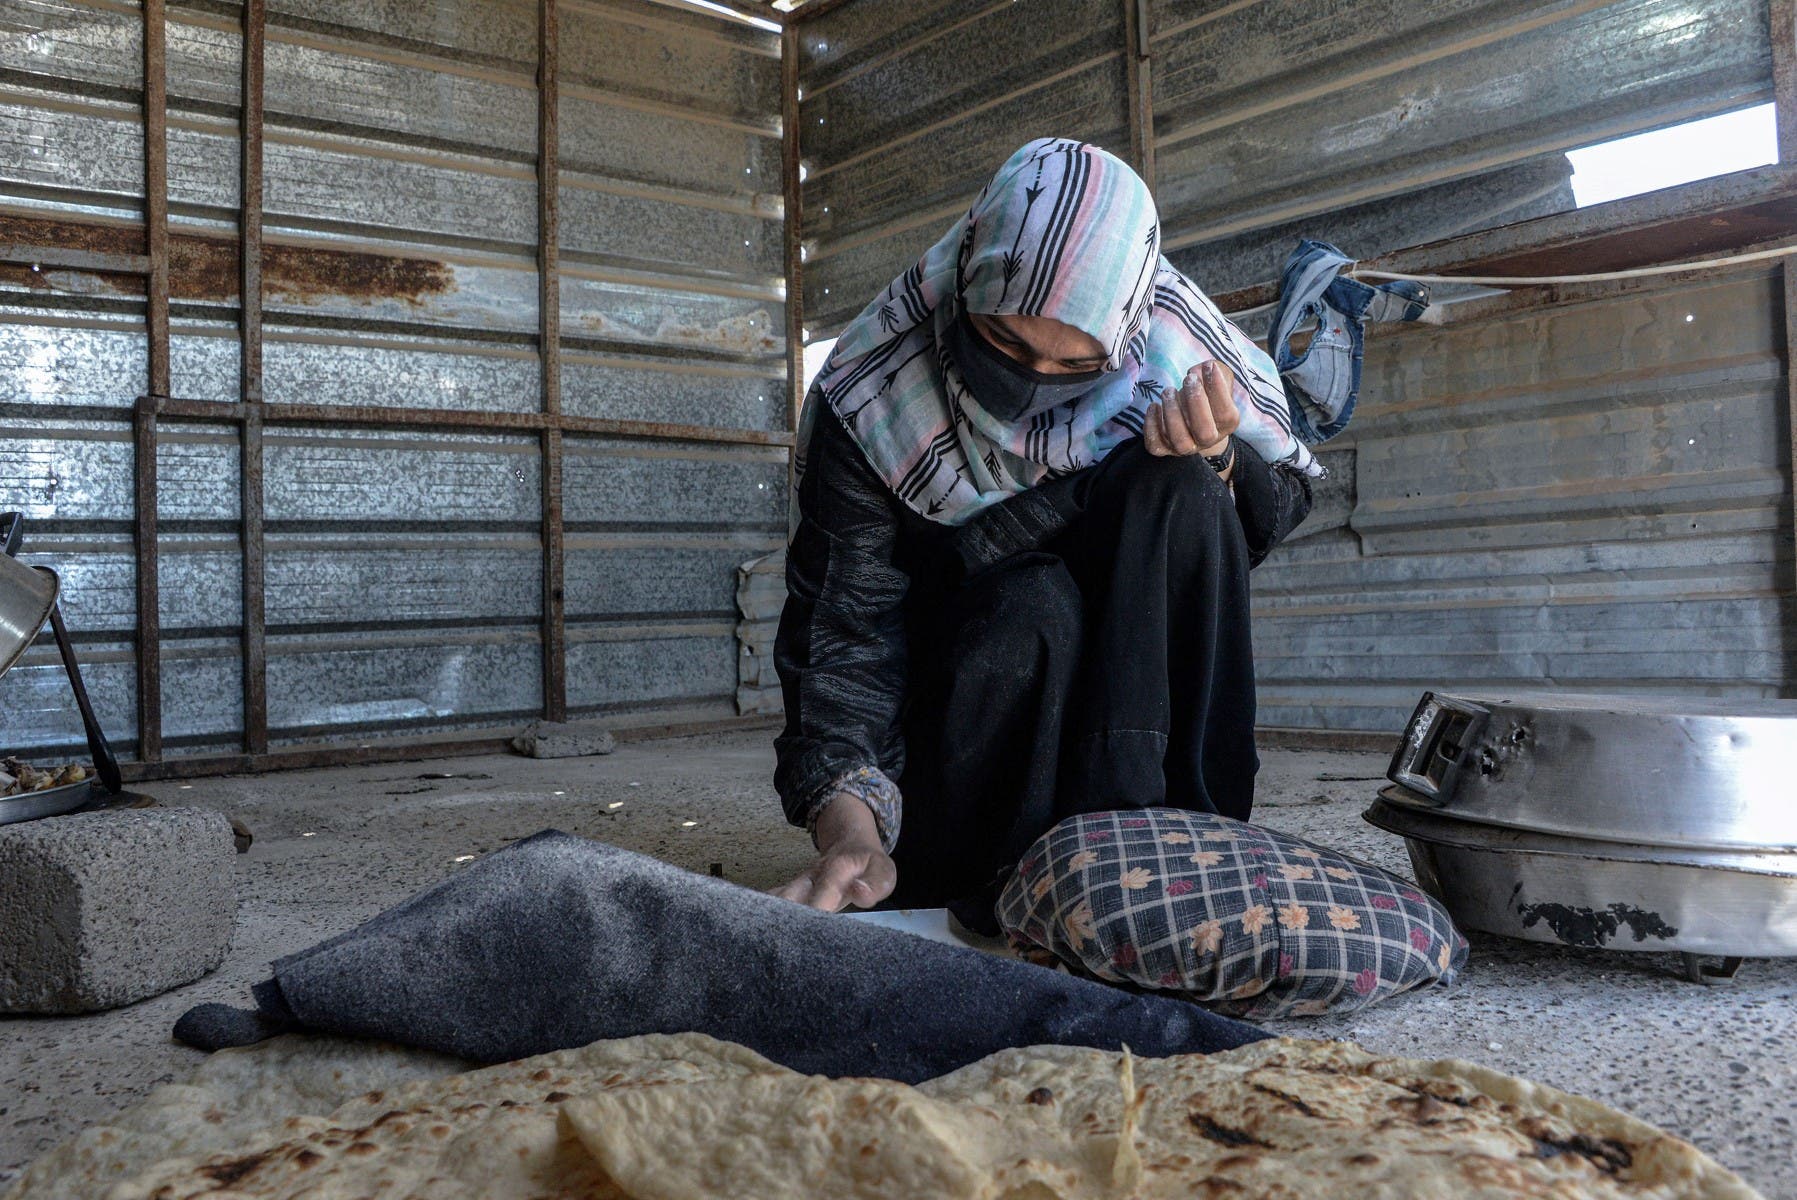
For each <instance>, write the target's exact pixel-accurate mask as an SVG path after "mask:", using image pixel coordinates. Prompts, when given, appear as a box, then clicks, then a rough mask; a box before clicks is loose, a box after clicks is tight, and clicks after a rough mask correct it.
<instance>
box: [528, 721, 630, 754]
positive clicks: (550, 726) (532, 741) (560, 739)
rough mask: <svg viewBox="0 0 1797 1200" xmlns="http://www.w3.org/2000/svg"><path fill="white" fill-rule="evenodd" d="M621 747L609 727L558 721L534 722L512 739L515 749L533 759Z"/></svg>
mask: <svg viewBox="0 0 1797 1200" xmlns="http://www.w3.org/2000/svg"><path fill="white" fill-rule="evenodd" d="M617 748H618V743H617V739H615V738H614V737H612V735H611V733H610V732H609V731H607V730H604V729H583V728H581V727H580V726H578V725H563V724H557V723H556V722H554V721H533V722H532V723H531V725H530V727H529V728H528V729H526V730H525V731H524V732H523V733H521V734H519V735H518V736H517V737H515V738H513V739H512V749H514V750H516V751H517V752H518V753H519V754H523V755H528V756H529V757H531V758H583V757H585V756H587V755H589V754H610V753H611V752H612V751H613V750H616V749H617Z"/></svg>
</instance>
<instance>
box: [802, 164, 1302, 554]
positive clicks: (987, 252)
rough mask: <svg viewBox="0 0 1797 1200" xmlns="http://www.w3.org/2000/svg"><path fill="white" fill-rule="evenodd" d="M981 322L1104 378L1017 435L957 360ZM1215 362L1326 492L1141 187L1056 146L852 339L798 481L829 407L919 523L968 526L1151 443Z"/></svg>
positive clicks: (884, 298) (1251, 441) (1118, 169)
mask: <svg viewBox="0 0 1797 1200" xmlns="http://www.w3.org/2000/svg"><path fill="white" fill-rule="evenodd" d="M968 312H973V313H986V314H1001V315H1003V314H1024V315H1029V316H1039V317H1048V318H1052V319H1054V320H1057V321H1061V322H1062V323H1064V324H1067V325H1070V326H1072V327H1073V328H1075V329H1078V330H1081V331H1082V332H1084V333H1087V334H1089V335H1091V336H1092V337H1093V338H1095V339H1097V341H1098V343H1099V345H1101V346H1102V347H1104V352H1105V355H1106V359H1105V365H1104V369H1103V371H1102V372H1101V373H1100V374H1099V375H1098V377H1096V378H1094V379H1093V380H1091V381H1090V387H1089V389H1087V390H1082V391H1081V392H1080V393H1079V394H1078V395H1077V396H1075V397H1072V398H1070V399H1068V400H1067V401H1066V402H1064V403H1060V404H1058V405H1056V406H1054V407H1052V408H1046V409H1043V410H1041V411H1039V412H1035V413H1033V414H1031V415H1030V416H1028V417H1027V419H1024V420H1021V421H1016V420H1006V419H1005V418H1004V416H1003V415H1001V414H998V413H994V412H992V411H990V410H989V409H988V408H987V407H985V406H984V405H982V403H981V397H980V396H979V395H978V392H979V389H978V388H977V387H976V388H970V386H969V384H968V382H967V380H966V379H965V378H964V376H963V372H962V370H961V368H960V365H959V364H958V362H957V360H956V356H955V355H954V354H952V353H950V347H951V345H952V344H953V341H954V337H955V332H954V331H955V325H956V322H957V321H958V320H961V319H962V318H963V317H964V314H965V313H968ZM975 336H977V335H975ZM1213 359H1215V360H1220V361H1222V362H1224V363H1226V364H1227V365H1228V366H1229V368H1230V369H1231V371H1232V372H1233V373H1234V375H1235V398H1236V404H1237V406H1238V407H1239V408H1240V410H1241V426H1240V428H1238V429H1237V431H1236V435H1237V436H1238V437H1239V438H1240V439H1241V440H1242V441H1244V442H1245V443H1247V444H1248V445H1249V446H1252V447H1253V448H1254V450H1255V451H1256V453H1257V454H1258V455H1259V456H1260V457H1261V458H1262V459H1263V460H1265V461H1267V462H1269V463H1279V464H1283V465H1286V466H1289V467H1292V468H1294V469H1296V470H1298V471H1301V472H1303V473H1304V474H1306V475H1311V476H1320V475H1322V474H1323V470H1322V467H1321V466H1319V465H1318V464H1317V462H1316V460H1315V459H1314V458H1313V457H1312V456H1311V453H1310V451H1309V450H1308V449H1307V448H1306V447H1305V446H1304V444H1303V443H1302V442H1301V441H1299V439H1298V438H1297V437H1296V436H1294V434H1293V433H1292V419H1291V414H1290V411H1289V409H1288V405H1287V400H1286V395H1285V389H1284V386H1283V385H1282V383H1281V382H1280V378H1279V372H1278V369H1277V368H1276V367H1275V366H1274V364H1273V360H1272V359H1271V358H1269V357H1268V356H1267V354H1266V352H1265V351H1263V350H1261V348H1260V347H1259V346H1257V345H1255V344H1254V342H1252V341H1251V340H1249V338H1248V337H1247V335H1245V334H1243V333H1242V332H1241V331H1240V330H1238V329H1237V328H1236V327H1235V326H1234V325H1232V324H1231V323H1230V322H1229V321H1227V320H1225V319H1224V317H1223V315H1222V314H1221V313H1219V312H1218V311H1217V307H1216V305H1214V304H1212V303H1211V302H1210V299H1209V298H1208V297H1206V296H1205V295H1204V293H1203V292H1201V291H1199V290H1198V288H1197V287H1196V286H1195V285H1194V284H1193V283H1192V282H1191V281H1190V280H1189V279H1187V278H1186V277H1185V276H1183V275H1181V274H1180V273H1179V272H1178V271H1176V270H1175V269H1174V268H1173V266H1172V265H1171V264H1170V263H1168V262H1167V261H1166V259H1164V258H1162V257H1161V254H1160V222H1159V218H1158V217H1157V215H1156V212H1155V207H1154V198H1153V196H1151V195H1150V194H1149V192H1148V189H1147V187H1146V185H1144V184H1143V182H1142V180H1141V179H1140V178H1139V177H1138V176H1137V175H1136V174H1135V172H1134V171H1132V170H1130V168H1129V167H1128V166H1127V165H1126V164H1125V163H1123V162H1122V161H1121V160H1120V159H1118V158H1116V157H1115V156H1113V155H1111V154H1109V153H1107V152H1105V151H1103V150H1101V149H1099V148H1098V147H1096V146H1091V145H1087V144H1085V143H1083V142H1076V141H1070V140H1067V139H1064V138H1042V139H1039V140H1037V141H1034V142H1030V143H1029V144H1028V145H1026V146H1024V147H1022V148H1021V149H1020V150H1018V151H1017V152H1016V153H1015V154H1013V155H1012V156H1011V157H1010V159H1009V160H1007V161H1006V163H1005V164H1004V166H1003V167H1001V168H999V171H998V173H997V174H996V175H995V176H993V178H992V181H991V182H990V183H989V184H987V185H986V188H985V189H984V190H983V191H982V192H981V193H980V196H979V198H978V199H977V200H975V201H974V204H973V206H972V207H971V208H970V209H969V210H968V212H967V215H966V216H965V217H963V218H962V219H961V220H959V221H957V222H956V223H955V224H954V226H952V227H951V228H950V229H949V230H948V232H947V233H945V234H944V235H943V236H942V238H941V239H940V240H939V241H937V243H936V244H935V245H934V246H932V247H931V248H930V249H929V250H927V251H926V252H925V253H924V256H923V257H922V258H921V259H919V260H918V262H917V263H916V264H915V265H913V266H912V267H911V269H910V270H908V271H906V272H905V273H904V274H903V275H901V276H899V277H898V278H897V279H895V280H893V281H892V283H891V284H890V285H888V286H887V287H886V289H885V290H884V291H883V292H882V293H881V294H880V295H879V296H878V297H876V298H875V299H874V301H873V302H872V303H871V304H869V305H868V306H867V308H866V309H864V310H863V311H862V312H861V314H860V315H859V316H857V317H856V318H855V319H854V320H853V321H851V322H850V323H849V325H848V326H847V328H845V329H844V330H843V332H842V334H841V335H840V336H839V337H838V338H837V341H836V345H835V347H834V348H833V349H832V350H831V353H830V357H829V358H828V360H826V362H825V364H824V367H823V369H822V371H820V372H819V374H818V377H817V379H816V381H815V382H814V383H813V384H812V387H811V390H810V392H809V393H808V395H807V399H806V404H805V407H804V411H803V414H802V416H801V418H800V425H799V436H798V442H799V446H800V447H801V454H800V456H799V457H798V458H797V459H796V461H795V468H796V470H795V477H796V478H800V479H802V477H803V475H804V472H805V471H806V470H807V469H808V468H809V463H808V462H807V461H806V460H805V458H804V456H803V453H802V449H803V447H804V446H806V445H807V444H808V443H809V441H810V432H811V428H812V426H813V424H814V423H815V421H816V419H817V414H818V412H819V411H820V410H821V409H824V408H827V409H829V410H830V411H831V412H833V413H835V414H836V416H837V417H838V418H839V419H840V420H841V421H842V423H843V425H844V426H846V427H847V429H848V431H849V433H850V435H851V436H852V437H853V438H854V440H855V443H856V444H857V445H858V446H860V447H861V450H862V453H863V454H865V455H866V456H867V459H868V461H869V463H871V464H872V466H873V468H874V471H875V472H876V473H877V474H878V475H879V476H880V478H882V479H883V480H885V481H886V483H887V484H888V486H889V487H891V489H892V490H893V491H894V492H895V493H896V494H897V495H898V496H899V498H900V499H901V500H903V501H904V503H905V504H906V505H907V506H908V507H909V508H910V509H912V510H913V511H914V512H917V513H918V514H920V515H922V516H924V517H926V518H928V519H930V520H932V521H938V522H941V523H944V524H951V525H956V524H960V523H962V522H964V521H966V520H967V519H968V518H970V517H971V516H973V515H974V514H975V513H977V512H979V511H981V510H982V509H985V508H988V507H990V506H991V505H993V504H996V503H998V502H999V501H1001V500H1003V499H1005V498H1006V497H1008V496H1013V495H1016V494H1017V493H1019V492H1023V491H1027V490H1028V489H1029V488H1032V487H1034V486H1036V485H1037V484H1039V483H1041V482H1043V481H1044V480H1046V479H1052V478H1055V477H1057V476H1060V475H1065V474H1068V473H1070V472H1073V471H1078V470H1080V469H1082V468H1084V467H1089V466H1091V465H1092V464H1094V463H1096V462H1099V461H1100V460H1102V459H1103V458H1104V457H1105V455H1107V454H1109V453H1110V452H1111V451H1112V450H1115V449H1116V448H1117V447H1118V446H1120V445H1122V444H1123V443H1124V442H1126V441H1128V440H1129V439H1131V438H1133V437H1137V436H1139V435H1140V434H1141V432H1142V423H1143V413H1144V411H1145V409H1146V408H1147V406H1148V405H1149V404H1150V403H1151V402H1153V401H1154V400H1155V399H1156V398H1157V397H1158V396H1159V395H1160V393H1161V391H1162V390H1163V389H1165V388H1174V389H1177V388H1178V387H1179V385H1180V384H1181V382H1182V381H1183V380H1184V379H1185V375H1186V372H1187V371H1188V370H1190V369H1191V368H1193V367H1195V366H1197V365H1198V364H1200V363H1203V362H1207V361H1211V360H1213Z"/></svg>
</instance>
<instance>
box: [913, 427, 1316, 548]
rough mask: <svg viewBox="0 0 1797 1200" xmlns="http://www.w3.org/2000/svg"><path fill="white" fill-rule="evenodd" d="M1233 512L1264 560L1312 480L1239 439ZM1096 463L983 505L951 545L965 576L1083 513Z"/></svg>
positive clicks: (1294, 520) (1303, 507)
mask: <svg viewBox="0 0 1797 1200" xmlns="http://www.w3.org/2000/svg"><path fill="white" fill-rule="evenodd" d="M1235 463H1236V465H1235V471H1234V473H1233V474H1232V475H1231V476H1230V482H1231V484H1232V486H1233V487H1234V488H1235V510H1236V515H1237V516H1238V517H1239V518H1240V519H1241V522H1242V532H1243V534H1245V535H1246V536H1247V540H1248V555H1249V559H1250V561H1251V563H1252V564H1253V565H1255V566H1259V565H1260V562H1261V560H1262V559H1264V558H1266V556H1267V555H1268V554H1269V553H1270V552H1271V551H1272V549H1273V547H1274V546H1277V545H1278V544H1279V543H1280V542H1281V541H1282V540H1284V538H1285V537H1286V535H1287V534H1289V533H1291V531H1292V530H1294V529H1296V528H1297V527H1298V523H1299V522H1300V521H1302V520H1304V518H1305V516H1306V515H1307V514H1308V513H1309V512H1310V504H1311V497H1310V481H1309V480H1308V479H1307V478H1306V477H1305V476H1304V474H1303V472H1301V471H1294V470H1292V469H1291V468H1289V467H1274V466H1268V465H1267V462H1266V460H1265V459H1263V458H1261V457H1260V455H1258V454H1256V453H1255V452H1254V449H1253V448H1252V447H1251V446H1249V445H1248V443H1247V442H1244V441H1242V440H1241V439H1240V438H1237V439H1235ZM1096 469H1097V468H1095V467H1087V468H1086V469H1085V470H1083V471H1077V472H1075V473H1073V474H1071V475H1066V476H1063V477H1061V478H1059V479H1050V480H1047V481H1045V482H1043V483H1040V484H1037V485H1036V486H1035V487H1033V488H1031V489H1030V490H1029V491H1027V492H1020V493H1018V494H1017V495H1015V496H1012V497H1010V498H1009V499H1006V500H1004V501H1002V502H1001V503H998V504H994V505H992V506H991V507H990V508H986V509H983V510H982V511H980V512H979V513H978V514H976V515H975V516H974V517H973V519H972V520H970V521H968V522H967V523H966V524H965V525H963V526H961V527H960V528H959V529H957V530H956V531H955V533H954V536H953V538H952V539H951V540H950V543H949V546H950V549H952V550H953V552H954V554H955V557H956V558H957V559H959V560H960V566H961V568H962V570H963V571H964V572H965V573H966V574H967V575H975V574H978V573H979V572H980V571H983V570H985V569H986V568H987V567H990V566H993V565H994V564H996V563H998V562H1001V561H1003V560H1004V559H1006V558H1008V557H1010V556H1011V555H1013V554H1020V553H1022V552H1023V551H1025V550H1033V549H1035V548H1037V547H1039V546H1041V545H1042V544H1044V543H1045V542H1047V541H1048V540H1049V539H1050V538H1052V537H1054V536H1055V535H1056V534H1057V533H1059V532H1061V530H1063V529H1065V528H1066V527H1067V526H1068V525H1070V524H1072V523H1073V522H1074V521H1075V520H1077V519H1078V518H1079V517H1080V515H1081V514H1082V512H1083V511H1084V510H1083V509H1082V507H1081V504H1080V497H1081V496H1082V495H1083V494H1084V492H1083V489H1082V482H1083V480H1084V478H1085V477H1086V476H1088V475H1089V474H1090V473H1091V472H1092V471H1094V470H1096Z"/></svg>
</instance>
